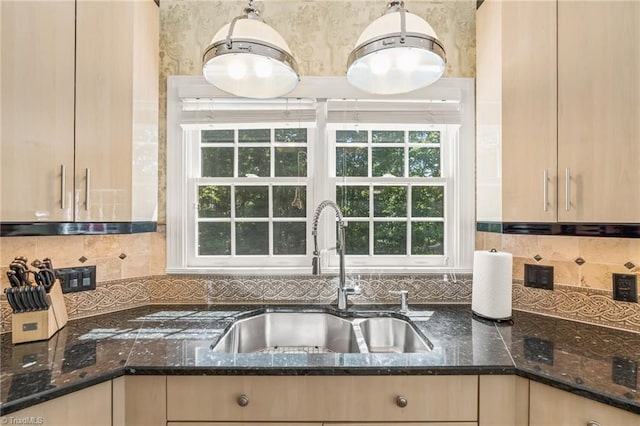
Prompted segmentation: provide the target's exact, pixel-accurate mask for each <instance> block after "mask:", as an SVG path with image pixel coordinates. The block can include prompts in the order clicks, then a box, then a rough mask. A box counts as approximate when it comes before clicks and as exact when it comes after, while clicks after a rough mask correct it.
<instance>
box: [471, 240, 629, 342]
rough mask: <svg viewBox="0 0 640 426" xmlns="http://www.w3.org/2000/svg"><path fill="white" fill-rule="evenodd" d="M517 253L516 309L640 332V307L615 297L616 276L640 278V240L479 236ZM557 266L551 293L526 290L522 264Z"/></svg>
mask: <svg viewBox="0 0 640 426" xmlns="http://www.w3.org/2000/svg"><path fill="white" fill-rule="evenodd" d="M492 248H495V249H497V250H502V251H506V252H509V253H511V254H513V280H514V287H513V308H514V309H519V310H523V311H528V312H536V313H541V314H545V315H551V316H557V317H561V318H567V319H572V320H577V321H583V322H589V323H595V324H600V325H605V326H609V327H615V328H623V329H627V330H632V331H638V332H640V304H638V303H630V302H619V301H615V300H613V298H612V274H613V273H622V274H640V266H639V265H640V239H638V238H606V237H598V238H593V237H568V236H555V235H554V236H549V235H511V234H498V233H490V232H477V233H476V249H478V250H490V249H492ZM525 263H528V264H536V265H545V266H553V267H554V282H555V287H554V290H553V291H550V290H541V289H537V288H530V287H525V286H524V265H525Z"/></svg>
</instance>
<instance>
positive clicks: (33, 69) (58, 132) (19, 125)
mask: <svg viewBox="0 0 640 426" xmlns="http://www.w3.org/2000/svg"><path fill="white" fill-rule="evenodd" d="M0 13H1V14H2V16H1V18H2V21H1V24H2V25H1V26H0V31H1V37H2V50H1V53H2V56H1V61H2V63H1V70H2V71H1V72H2V74H1V79H0V82H1V83H0V84H1V86H0V94H1V98H2V110H1V111H0V113H1V121H0V124H1V135H2V141H1V143H2V146H1V149H2V152H1V157H0V161H1V164H0V166H1V167H0V168H1V169H2V172H1V174H2V180H1V182H0V185H1V187H0V196H1V199H0V208H1V214H0V220H1V221H3V222H5V221H28V222H35V221H41V220H46V221H71V220H73V155H74V149H73V142H74V141H73V140H74V127H73V121H74V84H75V82H74V67H73V63H74V38H75V31H74V27H75V5H74V3H73V2H66V1H52V2H29V1H2V2H0Z"/></svg>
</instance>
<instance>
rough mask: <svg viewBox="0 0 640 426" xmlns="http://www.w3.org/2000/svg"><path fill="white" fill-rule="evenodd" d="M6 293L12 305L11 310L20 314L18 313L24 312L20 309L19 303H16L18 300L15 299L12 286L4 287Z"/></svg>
mask: <svg viewBox="0 0 640 426" xmlns="http://www.w3.org/2000/svg"><path fill="white" fill-rule="evenodd" d="M4 294H5V296H7V302H9V306H11V310H12V311H13V313H14V314H18V313H20V312H22V311H21V310H20V308H19V307H18V305H17V304H16V301H15V299H14V295H13V287H12V288H5V289H4Z"/></svg>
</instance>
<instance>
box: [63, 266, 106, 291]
mask: <svg viewBox="0 0 640 426" xmlns="http://www.w3.org/2000/svg"><path fill="white" fill-rule="evenodd" d="M56 275H57V276H58V278H59V279H60V284H61V285H62V292H63V293H75V292H79V291H86V290H95V289H96V267H95V266H77V267H75V268H61V269H56Z"/></svg>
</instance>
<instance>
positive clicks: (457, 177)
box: [167, 76, 475, 275]
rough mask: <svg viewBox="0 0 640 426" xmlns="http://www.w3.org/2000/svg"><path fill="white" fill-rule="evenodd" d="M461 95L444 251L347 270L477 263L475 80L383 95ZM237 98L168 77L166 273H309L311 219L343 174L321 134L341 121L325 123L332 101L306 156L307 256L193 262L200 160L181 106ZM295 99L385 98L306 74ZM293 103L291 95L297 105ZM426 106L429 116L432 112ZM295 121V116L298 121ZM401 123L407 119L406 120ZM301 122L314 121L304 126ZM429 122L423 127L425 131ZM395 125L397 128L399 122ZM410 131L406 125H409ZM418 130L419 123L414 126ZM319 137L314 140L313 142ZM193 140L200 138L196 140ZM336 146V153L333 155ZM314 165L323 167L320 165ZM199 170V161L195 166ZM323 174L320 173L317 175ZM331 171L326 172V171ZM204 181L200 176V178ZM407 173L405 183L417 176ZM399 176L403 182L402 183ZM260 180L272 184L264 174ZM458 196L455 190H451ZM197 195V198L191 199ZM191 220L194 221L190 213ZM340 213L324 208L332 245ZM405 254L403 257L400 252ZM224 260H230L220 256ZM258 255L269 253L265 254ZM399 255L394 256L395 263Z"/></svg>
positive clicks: (330, 257) (463, 267) (324, 240)
mask: <svg viewBox="0 0 640 426" xmlns="http://www.w3.org/2000/svg"><path fill="white" fill-rule="evenodd" d="M452 94H454V95H453V97H458V99H459V104H458V105H459V110H458V111H457V112H456V114H458V115H459V117H458V118H456V120H457V121H456V122H457V123H459V124H458V125H459V131H458V132H457V138H458V140H457V141H455V143H454V144H452V146H453V148H452V149H453V151H452V152H451V153H450V154H447V155H446V156H445V155H443V157H442V158H443V164H442V167H443V169H444V168H445V167H446V168H449V169H450V170H453V171H454V174H453V176H452V181H451V182H450V183H449V184H448V185H450V186H451V187H450V188H447V190H446V194H447V195H446V197H447V199H446V201H445V210H446V211H447V212H450V211H451V209H452V210H453V212H454V214H453V215H452V216H451V217H449V216H447V213H445V217H446V220H445V223H446V225H445V226H446V228H445V235H447V236H448V238H447V242H445V244H446V249H445V256H443V257H442V258H439V256H415V258H413V257H412V256H406V257H407V258H408V259H407V263H405V264H400V262H398V259H397V257H398V256H389V259H390V260H388V261H387V260H385V261H384V262H380V259H381V257H379V256H376V257H374V259H376V261H375V262H376V265H375V266H374V265H372V262H371V260H370V259H369V261H367V259H365V258H367V257H370V256H354V255H348V256H347V260H346V263H347V265H346V266H347V271H348V272H349V273H386V272H392V273H427V272H433V273H439V272H450V271H455V272H470V271H471V269H472V261H473V250H474V246H475V216H474V214H475V185H474V177H475V161H474V160H475V128H474V126H475V122H474V116H475V111H474V98H473V96H474V83H473V79H469V78H444V79H440V80H438V81H437V82H436V83H435V84H433V85H431V86H429V87H427V88H425V89H422V90H419V91H415V92H411V93H409V94H405V95H396V96H385V97H382V98H383V99H390V100H403V101H408V102H412V101H421V100H424V99H448V98H450V97H451V96H452ZM225 97H226V98H229V97H232V96H231V95H228V94H226V93H224V92H222V91H220V90H218V89H216V88H215V87H214V86H212V85H210V84H208V83H207V82H206V81H205V80H204V78H202V77H200V76H170V77H169V79H168V90H167V273H169V274H174V273H202V274H255V275H268V274H310V272H311V254H312V251H313V248H312V247H313V238H312V237H311V219H312V217H313V212H314V210H315V206H316V205H317V204H318V203H319V202H321V201H322V200H324V199H327V198H330V199H334V200H335V183H336V181H337V180H342V178H336V177H331V176H330V175H331V174H332V173H333V170H331V169H330V165H331V158H330V157H331V156H332V155H335V148H333V150H332V149H329V147H328V146H327V144H330V143H331V142H330V141H329V140H327V139H328V138H325V139H322V138H320V137H319V136H318V135H326V134H327V127H335V126H337V125H336V124H333V123H332V124H327V117H328V113H327V109H326V102H325V108H324V110H323V109H322V107H320V108H319V110H320V111H321V113H319V114H318V116H317V120H316V123H315V126H316V130H315V132H313V131H310V132H311V133H315V135H310V136H309V143H308V144H307V153H308V158H309V159H311V158H314V157H315V158H317V160H316V161H311V160H309V161H308V178H309V180H308V186H307V200H308V202H307V206H306V209H307V230H308V235H307V253H308V254H307V256H301V255H298V256H291V257H289V256H282V255H280V256H270V257H269V261H268V262H266V263H265V264H262V265H259V264H257V259H256V256H242V258H244V259H240V256H236V258H237V259H236V260H233V261H231V259H227V260H229V261H223V259H220V260H221V261H220V262H218V261H216V262H215V263H216V264H215V265H211V264H210V261H204V262H194V259H193V253H194V251H193V248H191V247H190V245H189V244H190V243H189V238H188V235H190V234H189V232H194V227H195V220H193V218H194V217H195V216H194V211H195V210H194V208H193V206H192V205H189V199H190V198H189V197H193V196H194V195H193V194H194V190H195V188H196V186H194V184H193V174H192V173H193V170H195V169H194V166H195V165H194V164H191V163H190V161H191V158H192V156H190V155H189V152H188V150H187V149H186V147H185V142H188V141H186V140H185V139H186V138H184V137H183V132H184V131H185V129H188V128H189V127H190V126H191V124H190V117H192V116H193V115H189V114H188V113H185V112H184V111H183V104H182V101H183V99H207V98H211V99H214V98H225ZM288 98H292V99H300V98H302V99H317V100H318V103H319V104H322V102H323V100H325V99H371V100H374V99H380V96H376V95H369V94H365V93H363V92H360V91H358V90H357V89H355V88H353V87H351V86H350V85H349V84H348V83H347V82H346V79H345V78H344V77H303V78H302V79H301V82H300V84H299V85H298V87H297V88H296V89H295V90H294V91H293V92H292V93H291V94H289V95H288ZM293 103H294V102H293V101H292V104H293ZM429 114H430V112H429V110H428V109H426V110H425V116H427V117H428V116H429ZM292 121H294V120H292ZM268 125H269V126H273V127H282V126H283V125H289V126H293V127H298V125H299V124H298V123H297V122H296V123H269V124H268ZM216 126H219V127H218V128H222V127H225V124H224V123H221V124H212V125H211V128H215V127H216ZM238 126H240V125H239V124H226V128H230V127H236V128H237V127H238ZM401 126H402V125H401ZM300 127H308V126H307V125H306V124H304V123H303V124H302V125H301V126H300ZM375 127H376V130H385V129H386V128H391V127H387V126H386V125H384V124H377V125H376V126H375ZM424 127H425V126H424V125H422V126H419V128H420V129H421V130H422V129H424ZM396 128H397V126H396ZM403 128H405V129H408V127H406V126H405V127H403ZM416 128H417V127H416ZM312 141H313V142H312ZM191 145H192V146H193V145H194V144H191ZM332 151H333V153H332ZM314 164H315V166H316V167H318V169H316V170H314ZM197 168H198V169H199V166H198V167H197ZM320 172H322V174H323V176H322V177H321V178H318V175H319V173H320ZM325 175H326V176H325ZM200 179H202V178H200ZM412 179H420V178H408V179H403V180H402V181H401V182H406V181H411V180H412ZM401 182H399V183H401ZM261 183H267V181H265V180H264V179H261ZM449 193H451V194H456V195H457V196H449V195H448V194H449ZM191 199H193V198H191ZM189 218H192V219H189ZM332 220H334V216H333V215H332V214H331V213H330V212H329V211H327V212H325V213H323V215H322V217H321V221H320V227H319V233H318V236H319V245H320V247H321V248H327V247H330V246H333V245H334V244H335V234H332V232H331V231H333V230H334V228H333V227H332V226H331V221H332ZM324 257H325V268H324V269H323V273H325V272H326V273H332V272H337V257H336V256H335V253H334V252H332V253H329V254H327V255H325V256H324ZM400 257H402V256H400ZM221 258H224V257H223V256H221ZM259 258H261V259H262V258H263V257H262V256H260V257H259ZM394 258H396V259H395V261H394Z"/></svg>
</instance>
